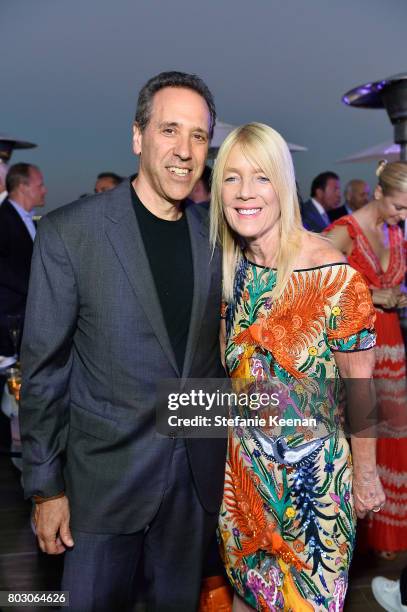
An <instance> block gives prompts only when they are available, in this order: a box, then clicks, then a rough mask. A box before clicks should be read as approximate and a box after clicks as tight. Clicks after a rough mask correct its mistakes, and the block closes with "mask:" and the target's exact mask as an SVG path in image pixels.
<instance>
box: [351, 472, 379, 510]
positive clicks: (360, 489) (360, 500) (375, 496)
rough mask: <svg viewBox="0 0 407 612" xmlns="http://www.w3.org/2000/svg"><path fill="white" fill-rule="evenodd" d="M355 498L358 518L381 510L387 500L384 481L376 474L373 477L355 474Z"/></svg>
mask: <svg viewBox="0 0 407 612" xmlns="http://www.w3.org/2000/svg"><path fill="white" fill-rule="evenodd" d="M353 498H354V503H355V511H356V515H357V517H358V518H364V517H365V516H366V514H367V513H368V512H380V510H381V509H382V508H383V506H384V502H385V501H386V496H385V494H384V491H383V487H382V483H381V482H380V478H379V476H378V475H377V474H376V475H375V476H373V477H369V480H368V479H367V477H366V476H364V475H362V474H361V475H360V476H359V477H358V476H356V475H354V477H353Z"/></svg>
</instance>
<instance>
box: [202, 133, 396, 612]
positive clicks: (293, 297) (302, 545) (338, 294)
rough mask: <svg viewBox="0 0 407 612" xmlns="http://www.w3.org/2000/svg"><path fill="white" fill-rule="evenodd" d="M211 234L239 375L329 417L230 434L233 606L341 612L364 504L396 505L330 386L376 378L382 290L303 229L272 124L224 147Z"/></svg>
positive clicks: (222, 527)
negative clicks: (375, 301)
mask: <svg viewBox="0 0 407 612" xmlns="http://www.w3.org/2000/svg"><path fill="white" fill-rule="evenodd" d="M211 240H212V245H213V247H214V246H215V244H216V243H217V242H219V243H220V244H221V246H222V248H223V283H224V298H225V322H224V338H223V340H224V344H225V362H226V369H227V372H228V374H229V376H230V377H232V378H239V379H244V380H245V381H248V384H249V385H255V384H257V383H259V384H260V385H264V384H267V383H271V382H272V381H277V382H278V385H279V388H281V387H283V388H284V393H283V394H282V395H281V397H282V398H283V399H282V401H281V403H280V405H279V407H278V411H279V412H278V413H277V414H278V416H279V417H280V418H285V417H287V419H288V418H290V417H292V416H294V417H298V416H301V417H304V418H305V417H309V418H310V419H312V418H315V420H316V421H317V422H318V427H315V426H313V425H310V426H300V427H293V426H292V425H291V424H290V423H289V422H288V423H287V425H285V426H284V425H281V427H275V428H272V427H265V428H262V427H251V426H247V427H245V426H242V427H236V428H234V429H232V431H231V432H230V436H229V446H228V458H227V466H226V478H225V490H224V499H223V504H222V509H221V515H220V520H219V533H220V537H221V548H222V552H223V558H224V562H225V566H226V570H227V573H228V576H229V579H230V581H231V583H232V585H233V587H234V590H235V600H234V608H233V609H234V610H235V611H238V610H242V611H243V610H251V609H255V610H274V609H284V610H329V611H340V610H342V608H343V605H344V598H345V593H346V589H347V574H348V568H349V564H350V561H351V557H352V551H353V541H354V528H355V525H354V522H355V521H354V519H355V515H354V510H356V513H357V514H358V516H364V515H365V514H366V513H367V512H368V511H370V510H373V511H375V512H379V511H380V509H381V506H382V504H383V503H384V494H383V491H382V488H381V484H380V481H379V479H378V476H377V472H376V463H375V440H374V439H373V438H370V439H363V438H358V437H356V436H353V437H352V452H353V463H354V468H353V475H354V477H353V482H352V468H351V461H350V453H349V446H348V443H347V441H346V439H345V437H344V436H343V432H342V431H341V429H340V415H339V410H338V403H337V401H336V400H337V397H336V395H335V391H336V390H337V387H338V386H339V385H334V386H333V388H334V392H333V395H332V396H329V395H328V394H327V393H326V390H327V389H328V388H331V389H332V385H331V386H330V385H329V383H332V382H338V381H339V377H340V376H342V377H349V378H351V377H354V378H357V377H359V378H361V379H362V378H365V379H369V378H370V377H371V374H372V370H373V365H374V349H373V346H374V343H375V333H374V329H373V323H374V309H373V305H372V301H371V297H370V293H369V290H368V288H367V286H366V284H365V282H364V281H363V279H362V278H361V276H360V274H359V273H358V272H356V271H355V270H353V269H352V268H351V267H350V266H349V265H348V264H347V263H345V261H344V258H343V256H342V255H341V253H340V252H339V251H338V250H336V249H335V248H333V247H332V246H331V244H330V243H329V241H328V240H326V239H323V238H321V237H319V236H317V235H314V234H311V233H309V232H307V231H306V230H305V229H304V228H303V227H302V225H301V218H300V212H299V206H298V199H297V193H296V185H295V176H294V169H293V164H292V159H291V156H290V153H289V150H288V147H287V144H286V142H285V141H284V140H283V139H282V137H281V136H280V135H279V134H278V133H277V132H276V131H274V130H273V129H272V128H270V127H268V126H266V125H262V124H259V123H251V124H248V125H245V126H242V127H240V128H237V129H236V130H234V131H233V132H232V133H231V134H230V135H229V136H228V137H227V139H226V140H225V141H224V143H223V145H222V147H221V148H220V151H219V154H218V157H217V160H216V163H215V167H214V172H213V182H212V200H211ZM321 397H322V398H323V401H322V400H321ZM310 422H311V420H310ZM243 424H244V423H243ZM301 425H302V424H301Z"/></svg>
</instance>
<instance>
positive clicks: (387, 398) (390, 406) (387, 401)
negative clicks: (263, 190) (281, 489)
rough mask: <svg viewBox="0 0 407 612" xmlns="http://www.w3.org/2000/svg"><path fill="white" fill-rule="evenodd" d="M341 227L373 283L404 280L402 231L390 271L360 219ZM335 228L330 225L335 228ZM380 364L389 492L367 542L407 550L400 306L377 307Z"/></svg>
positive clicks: (382, 451) (406, 391)
mask: <svg viewBox="0 0 407 612" xmlns="http://www.w3.org/2000/svg"><path fill="white" fill-rule="evenodd" d="M336 225H343V226H344V227H346V229H347V230H348V233H349V236H350V237H351V238H352V240H353V248H352V252H351V254H350V256H349V257H348V261H349V263H350V265H351V266H352V267H353V268H355V269H356V270H358V271H359V272H360V273H361V274H362V275H363V276H364V278H365V280H366V282H367V284H368V285H369V287H371V288H372V289H373V288H378V289H387V288H391V287H396V286H398V285H400V284H401V283H402V282H403V281H404V276H405V272H406V250H405V242H404V238H403V234H402V231H401V230H400V228H399V227H398V226H392V227H389V228H388V230H389V245H390V260H389V265H388V268H387V270H386V271H384V270H383V269H382V267H381V265H380V261H379V259H378V257H377V256H376V254H375V253H374V251H373V249H372V247H371V246H370V243H369V241H368V240H367V238H366V236H365V235H364V233H363V231H362V229H361V227H360V225H359V223H358V222H357V220H356V219H355V218H354V217H353V216H352V215H348V216H346V217H342V218H341V219H338V220H337V221H336V222H335V223H334V224H333V226H336ZM331 227H332V226H331ZM376 313H377V317H376V323H375V327H376V331H377V346H376V367H375V372H374V378H375V386H376V393H377V399H378V403H379V410H380V422H381V429H380V432H379V438H378V442H377V463H378V469H379V474H380V479H381V481H382V485H383V488H384V492H385V494H386V505H385V507H384V508H383V510H381V511H380V512H378V513H376V514H373V515H372V516H371V517H369V529H368V536H367V537H368V544H369V546H370V547H371V548H373V549H375V550H380V551H400V550H407V380H406V355H405V347H404V342H403V336H402V333H401V328H400V322H399V317H398V314H397V311H396V310H386V311H384V310H382V309H380V308H377V309H376Z"/></svg>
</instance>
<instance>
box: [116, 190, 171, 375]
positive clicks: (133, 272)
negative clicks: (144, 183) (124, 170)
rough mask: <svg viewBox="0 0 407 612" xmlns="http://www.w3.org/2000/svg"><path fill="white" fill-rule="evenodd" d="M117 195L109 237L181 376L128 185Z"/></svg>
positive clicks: (165, 350) (162, 343)
mask: <svg viewBox="0 0 407 612" xmlns="http://www.w3.org/2000/svg"><path fill="white" fill-rule="evenodd" d="M115 192H116V195H117V200H115V201H114V202H112V201H111V200H107V201H106V204H105V217H106V234H107V237H108V239H109V241H110V243H111V245H112V247H113V249H114V251H115V253H116V255H117V257H118V259H119V260H120V263H121V265H122V267H123V269H124V271H125V273H126V275H127V278H128V279H129V282H130V285H131V287H132V289H133V291H134V293H135V294H136V295H137V299H138V301H139V303H140V304H141V307H142V308H143V310H144V312H145V315H146V317H147V319H148V320H149V322H150V324H151V327H152V328H153V331H154V333H155V335H156V336H157V338H158V340H159V342H160V344H161V348H162V349H163V352H164V353H165V355H166V356H167V358H168V360H169V362H170V363H171V365H172V367H173V368H174V370H175V372H176V374H177V375H178V376H179V375H180V372H179V370H178V366H177V363H176V360H175V355H174V352H173V350H172V346H171V342H170V339H169V336H168V332H167V328H166V326H165V322H164V317H163V314H162V311H161V306H160V302H159V299H158V295H157V291H156V288H155V283H154V279H153V276H152V273H151V269H150V264H149V261H148V258H147V254H146V251H145V249H144V244H143V239H142V236H141V232H140V228H139V225H138V222H137V217H136V214H135V211H134V209H133V203H132V200H131V194H130V188H129V183H128V182H127V181H125V183H124V184H123V185H121V186H120V187H118V188H117V189H116V190H115Z"/></svg>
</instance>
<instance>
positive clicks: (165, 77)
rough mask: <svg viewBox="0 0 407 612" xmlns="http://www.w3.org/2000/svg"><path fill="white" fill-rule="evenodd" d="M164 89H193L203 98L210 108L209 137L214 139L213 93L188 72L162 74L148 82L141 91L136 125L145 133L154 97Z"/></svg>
mask: <svg viewBox="0 0 407 612" xmlns="http://www.w3.org/2000/svg"><path fill="white" fill-rule="evenodd" d="M164 87H180V88H181V87H184V88H186V89H192V91H196V93H197V94H199V95H200V96H202V98H203V99H204V100H205V102H206V104H207V105H208V108H209V114H210V117H211V124H210V128H209V137H210V138H212V136H213V130H214V127H215V123H216V109H215V102H214V99H213V96H212V94H211V92H210V91H209V88H208V87H207V85H206V84H205V83H204V82H203V80H202V79H201V78H199V76H197V75H196V74H187V73H186V72H176V71H172V72H161V73H160V74H157V76H154V77H153V78H152V79H150V80H149V81H147V83H146V84H145V85H144V87H143V88H142V89H141V90H140V93H139V97H138V101H137V110H136V116H135V118H134V121H135V123H137V125H138V126H139V128H140V130H141V131H142V132H143V131H144V130H145V128H146V127H147V124H148V122H149V121H150V116H151V106H152V102H153V97H154V95H155V94H156V93H157V91H160V89H164Z"/></svg>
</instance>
